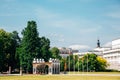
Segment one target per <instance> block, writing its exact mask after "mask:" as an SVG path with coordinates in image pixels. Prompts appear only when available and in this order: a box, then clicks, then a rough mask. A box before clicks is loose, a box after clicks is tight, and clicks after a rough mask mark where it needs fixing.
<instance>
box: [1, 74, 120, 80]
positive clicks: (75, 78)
mask: <svg viewBox="0 0 120 80" xmlns="http://www.w3.org/2000/svg"><path fill="white" fill-rule="evenodd" d="M90 74H92V73H90ZM94 74H103V75H102V76H100V75H96V76H95V75H23V76H0V80H120V75H119V74H120V73H115V72H107V73H106V72H100V73H98V72H94ZM104 74H108V75H107V76H106V75H105V76H104ZM112 74H117V75H119V76H111V75H112Z"/></svg>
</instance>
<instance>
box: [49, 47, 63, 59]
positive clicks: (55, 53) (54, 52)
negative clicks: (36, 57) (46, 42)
mask: <svg viewBox="0 0 120 80" xmlns="http://www.w3.org/2000/svg"><path fill="white" fill-rule="evenodd" d="M50 52H51V53H52V58H57V59H61V56H60V55H59V54H60V51H59V49H58V48H57V47H53V48H51V49H50Z"/></svg>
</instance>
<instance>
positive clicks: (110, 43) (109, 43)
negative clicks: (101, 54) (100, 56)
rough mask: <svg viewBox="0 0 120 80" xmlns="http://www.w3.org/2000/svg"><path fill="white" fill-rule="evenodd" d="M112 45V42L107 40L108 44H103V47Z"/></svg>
mask: <svg viewBox="0 0 120 80" xmlns="http://www.w3.org/2000/svg"><path fill="white" fill-rule="evenodd" d="M111 46H112V42H107V43H106V44H104V45H103V47H111Z"/></svg>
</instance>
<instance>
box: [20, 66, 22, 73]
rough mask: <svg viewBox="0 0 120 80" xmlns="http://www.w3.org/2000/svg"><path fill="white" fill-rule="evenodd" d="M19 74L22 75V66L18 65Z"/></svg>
mask: <svg viewBox="0 0 120 80" xmlns="http://www.w3.org/2000/svg"><path fill="white" fill-rule="evenodd" d="M20 75H22V67H20Z"/></svg>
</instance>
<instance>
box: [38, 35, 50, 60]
mask: <svg viewBox="0 0 120 80" xmlns="http://www.w3.org/2000/svg"><path fill="white" fill-rule="evenodd" d="M49 48H50V40H49V39H48V38H45V37H41V38H39V52H38V53H37V56H36V57H37V58H44V60H45V61H48V60H49V58H51V57H52V55H51V53H50V51H49Z"/></svg>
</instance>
